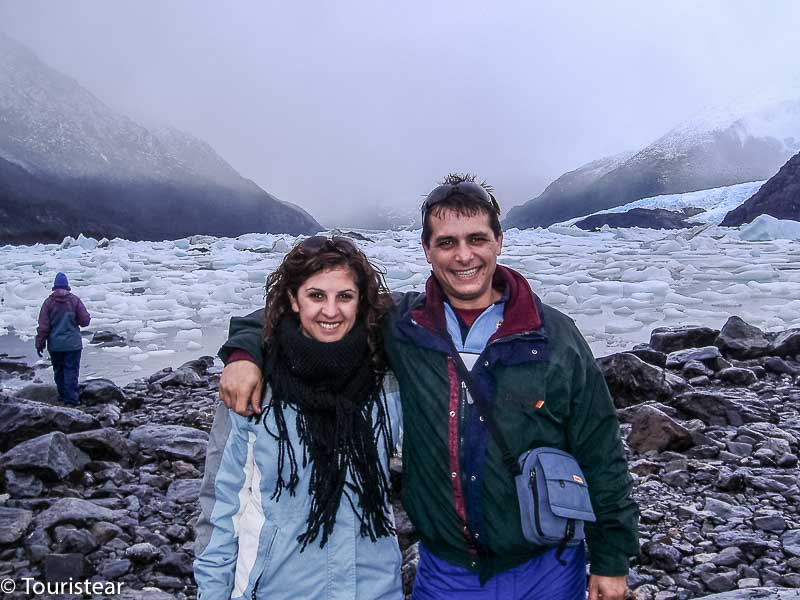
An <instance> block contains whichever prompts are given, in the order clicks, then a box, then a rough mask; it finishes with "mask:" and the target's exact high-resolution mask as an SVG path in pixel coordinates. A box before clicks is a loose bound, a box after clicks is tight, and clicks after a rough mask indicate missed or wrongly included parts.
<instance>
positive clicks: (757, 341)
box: [715, 316, 770, 359]
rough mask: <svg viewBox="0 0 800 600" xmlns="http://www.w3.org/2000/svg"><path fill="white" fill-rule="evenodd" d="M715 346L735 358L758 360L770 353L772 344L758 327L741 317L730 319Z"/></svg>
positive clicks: (723, 327)
mask: <svg viewBox="0 0 800 600" xmlns="http://www.w3.org/2000/svg"><path fill="white" fill-rule="evenodd" d="M715 345H716V346H717V347H718V348H719V349H720V350H721V351H722V352H723V354H725V355H726V356H731V357H733V358H738V359H745V358H757V357H759V356H764V355H765V354H767V353H768V352H769V349H770V342H769V340H768V339H767V337H766V336H765V335H764V332H763V331H761V330H760V329H759V328H758V327H754V326H753V325H750V324H748V323H745V322H744V321H743V320H742V319H741V318H739V317H735V316H734V317H730V318H729V319H728V320H727V322H726V323H725V325H723V326H722V330H721V331H720V332H719V336H718V337H717V341H716V342H715Z"/></svg>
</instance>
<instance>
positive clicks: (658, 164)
mask: <svg viewBox="0 0 800 600" xmlns="http://www.w3.org/2000/svg"><path fill="white" fill-rule="evenodd" d="M798 150H800V99H793V100H782V101H772V102H769V103H767V104H766V105H764V106H761V107H758V108H753V107H752V106H749V107H739V108H738V109H726V110H711V111H707V112H705V113H703V114H701V115H699V116H698V117H696V118H694V119H692V120H690V121H687V122H686V123H683V124H681V125H679V126H678V127H676V128H674V129H673V130H671V131H670V132H668V133H667V134H666V135H664V136H663V137H661V138H660V139H658V140H656V141H655V142H653V143H652V144H650V145H649V146H647V147H646V148H644V149H643V150H641V151H639V152H637V153H635V154H633V155H632V156H630V157H628V158H627V159H625V160H623V161H621V162H619V163H618V164H616V165H613V168H611V169H609V170H607V171H606V172H605V173H603V174H602V175H601V176H599V177H596V178H595V179H594V180H592V181H590V182H589V184H588V185H586V186H584V187H583V188H582V189H577V190H576V189H565V190H561V189H559V188H558V187H557V186H555V183H556V182H558V180H556V182H554V183H553V184H551V186H549V187H548V188H547V189H546V190H545V191H544V193H542V194H541V195H540V196H538V197H537V198H534V199H533V200H530V201H529V202H527V203H526V204H524V205H522V206H519V207H516V208H515V209H513V210H512V211H511V212H510V213H509V215H508V218H507V219H506V220H505V225H506V227H519V228H525V227H537V226H547V225H550V224H552V223H554V222H558V221H563V220H567V219H571V218H574V217H578V216H583V215H587V214H591V213H594V212H597V211H599V210H603V209H608V208H613V207H615V206H620V205H622V204H627V203H629V202H632V201H634V200H638V199H641V198H646V197H651V196H659V195H663V194H680V193H685V192H691V191H696V190H703V189H708V188H716V187H723V186H729V185H734V184H738V183H745V182H748V181H758V180H764V179H767V178H769V177H770V176H772V175H773V174H774V173H775V171H777V170H778V168H780V166H781V165H782V164H783V163H784V162H786V160H787V159H788V158H789V157H790V156H792V154H794V153H795V152H797V151H798ZM590 165H591V163H590ZM590 165H586V166H584V167H581V168H580V169H578V171H582V170H584V169H588V168H589V167H590ZM567 175H569V174H567ZM563 177H566V176H562V178H563ZM562 178H559V179H562Z"/></svg>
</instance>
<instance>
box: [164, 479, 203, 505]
mask: <svg viewBox="0 0 800 600" xmlns="http://www.w3.org/2000/svg"><path fill="white" fill-rule="evenodd" d="M202 482H203V481H202V479H178V480H177V481H173V482H172V483H171V484H170V486H169V489H168V490H167V500H171V501H172V502H177V503H179V504H186V503H187V502H197V500H198V498H199V497H200V484H201V483H202Z"/></svg>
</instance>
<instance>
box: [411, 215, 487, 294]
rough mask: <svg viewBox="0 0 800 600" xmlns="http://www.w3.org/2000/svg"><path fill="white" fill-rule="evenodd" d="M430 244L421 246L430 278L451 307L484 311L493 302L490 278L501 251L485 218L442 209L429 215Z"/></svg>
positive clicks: (485, 216)
mask: <svg viewBox="0 0 800 600" xmlns="http://www.w3.org/2000/svg"><path fill="white" fill-rule="evenodd" d="M428 219H429V221H428V222H429V224H430V227H431V239H430V245H427V246H426V245H425V244H424V243H423V244H422V248H423V250H425V257H426V258H427V259H428V262H429V263H430V265H431V269H432V270H433V275H434V276H435V277H436V279H437V280H438V281H439V283H440V284H441V286H442V289H443V290H444V293H445V294H446V295H447V298H448V299H449V300H450V303H451V304H452V305H453V306H454V307H455V308H485V307H487V306H489V305H490V304H491V303H492V302H493V301H494V298H493V292H492V277H493V276H494V271H495V268H496V267H497V257H498V256H500V251H501V250H502V248H503V234H502V233H501V234H500V235H499V236H498V237H495V235H494V232H493V231H492V228H491V227H490V226H489V215H487V214H486V213H484V212H479V213H478V214H476V215H475V216H473V217H466V216H462V215H459V214H458V213H457V212H455V211H452V210H445V211H443V212H442V213H440V214H439V215H438V216H437V215H433V214H431V215H429V216H428Z"/></svg>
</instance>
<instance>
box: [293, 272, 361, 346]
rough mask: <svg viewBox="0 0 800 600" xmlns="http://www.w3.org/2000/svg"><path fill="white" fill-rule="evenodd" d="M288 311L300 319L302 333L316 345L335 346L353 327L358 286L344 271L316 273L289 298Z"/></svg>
mask: <svg viewBox="0 0 800 600" xmlns="http://www.w3.org/2000/svg"><path fill="white" fill-rule="evenodd" d="M289 299H290V301H291V304H292V310H293V311H294V312H296V313H297V314H298V315H299V317H300V325H301V326H302V328H303V333H304V334H306V335H307V336H308V337H311V338H314V339H315V340H318V341H320V342H338V341H339V340H341V339H342V338H343V337H344V336H346V335H347V334H348V333H349V332H350V330H351V329H352V328H353V325H355V322H356V317H357V316H358V285H356V280H355V277H354V276H353V272H352V271H351V270H350V269H348V268H347V267H339V268H335V269H328V270H325V271H320V272H319V273H316V274H314V275H312V276H311V277H309V278H308V279H306V280H305V281H304V282H303V284H302V285H301V286H300V289H298V290H297V296H292V295H291V294H290V296H289Z"/></svg>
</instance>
